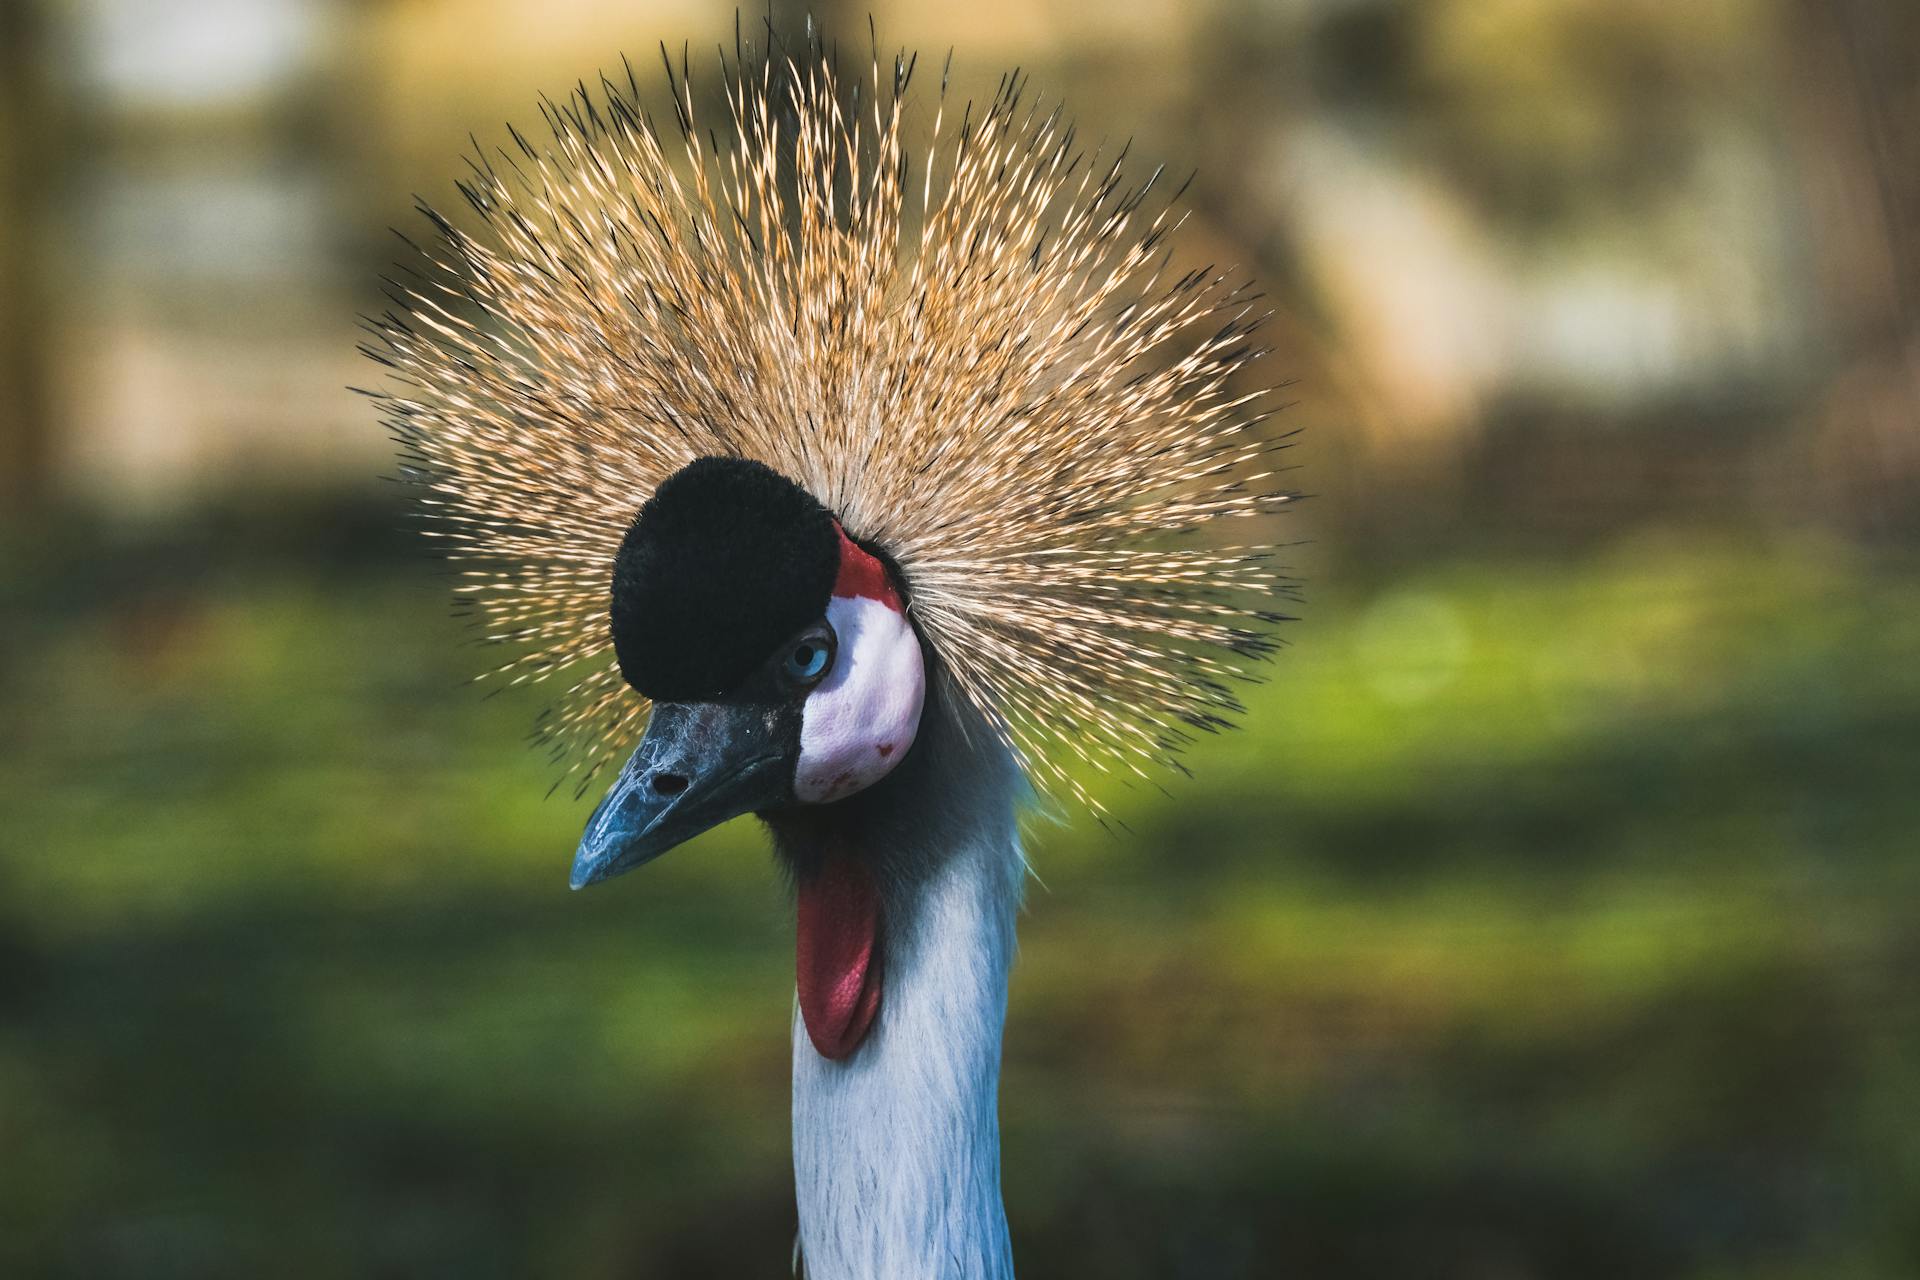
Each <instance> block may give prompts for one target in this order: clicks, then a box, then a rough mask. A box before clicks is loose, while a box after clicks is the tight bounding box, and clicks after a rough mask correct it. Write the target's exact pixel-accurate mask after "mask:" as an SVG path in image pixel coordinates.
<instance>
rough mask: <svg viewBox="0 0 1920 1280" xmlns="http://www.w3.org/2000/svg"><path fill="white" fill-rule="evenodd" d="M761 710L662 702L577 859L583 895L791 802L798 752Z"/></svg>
mask: <svg viewBox="0 0 1920 1280" xmlns="http://www.w3.org/2000/svg"><path fill="white" fill-rule="evenodd" d="M787 736H789V735H786V734H783V733H782V732H781V728H780V725H779V723H778V718H777V716H776V715H774V714H773V713H772V710H771V709H770V708H768V707H764V706H752V705H740V704H734V703H720V702H662V703H656V704H655V706H654V708H653V718H652V720H651V721H649V723H648V724H647V732H646V735H645V736H644V737H642V738H641V739H640V745H639V746H638V747H636V748H634V752H633V758H632V759H630V760H628V761H627V764H626V767H625V768H624V769H622V770H621V771H620V777H619V778H618V779H617V780H616V781H615V782H614V784H613V787H612V788H611V789H610V790H609V791H608V792H607V797H606V799H604V800H602V801H601V802H600V807H599V808H597V809H595V810H594V811H593V816H592V817H591V818H589V819H587V829H586V832H585V834H583V835H582V836H581V837H580V850H579V852H578V853H576V854H575V855H574V859H573V875H572V884H573V887H574V888H576V889H581V888H585V887H586V886H587V885H590V884H594V883H597V882H598V881H601V880H605V879H607V878H609V877H610V876H616V875H619V874H620V873H621V872H622V871H631V870H632V869H633V868H635V867H637V866H640V865H642V864H643V863H647V862H651V861H653V859H655V858H657V857H659V856H660V855H661V854H663V853H665V852H666V851H667V850H669V849H671V848H673V847H674V846H675V845H677V844H682V843H685V842H686V841H688V840H691V839H692V838H693V837H694V836H697V835H699V834H700V833H701V832H702V831H706V830H708V829H709V828H712V827H717V826H719V825H720V824H721V823H723V822H725V821H726V820H727V819H729V818H736V817H738V816H740V815H741V814H743V813H751V812H753V811H754V810H756V809H764V808H768V807H769V806H772V805H775V804H778V803H781V802H783V801H785V800H788V799H790V798H791V797H792V792H793V760H792V759H791V758H790V757H791V756H792V755H793V753H794V748H793V747H790V746H788V745H787V744H786V743H785V741H784V738H785V737H787Z"/></svg>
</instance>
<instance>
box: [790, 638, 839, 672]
mask: <svg viewBox="0 0 1920 1280" xmlns="http://www.w3.org/2000/svg"><path fill="white" fill-rule="evenodd" d="M832 662H833V651H832V650H831V649H829V648H828V647H827V642H826V641H825V640H824V639H822V638H820V637H818V636H808V637H807V638H806V639H804V640H799V641H796V642H795V643H794V646H793V649H792V651H791V652H789V653H788V654H787V675H788V677H789V678H791V679H794V680H800V681H809V680H818V679H819V678H820V677H821V676H823V675H825V674H827V667H828V666H829V665H830V664H831V663H832Z"/></svg>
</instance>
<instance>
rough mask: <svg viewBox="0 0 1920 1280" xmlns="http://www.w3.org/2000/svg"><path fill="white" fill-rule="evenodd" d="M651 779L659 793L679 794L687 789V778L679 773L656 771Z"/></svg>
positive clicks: (666, 794)
mask: <svg viewBox="0 0 1920 1280" xmlns="http://www.w3.org/2000/svg"><path fill="white" fill-rule="evenodd" d="M649 781H650V782H651V783H652V785H653V789H654V792H655V793H656V794H658V795H663V796H677V795H679V794H680V793H681V792H682V791H685V790H686V789H687V779H686V778H685V777H684V776H683V775H681V774H678V773H656V774H654V775H653V777H652V778H651V779H649Z"/></svg>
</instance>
